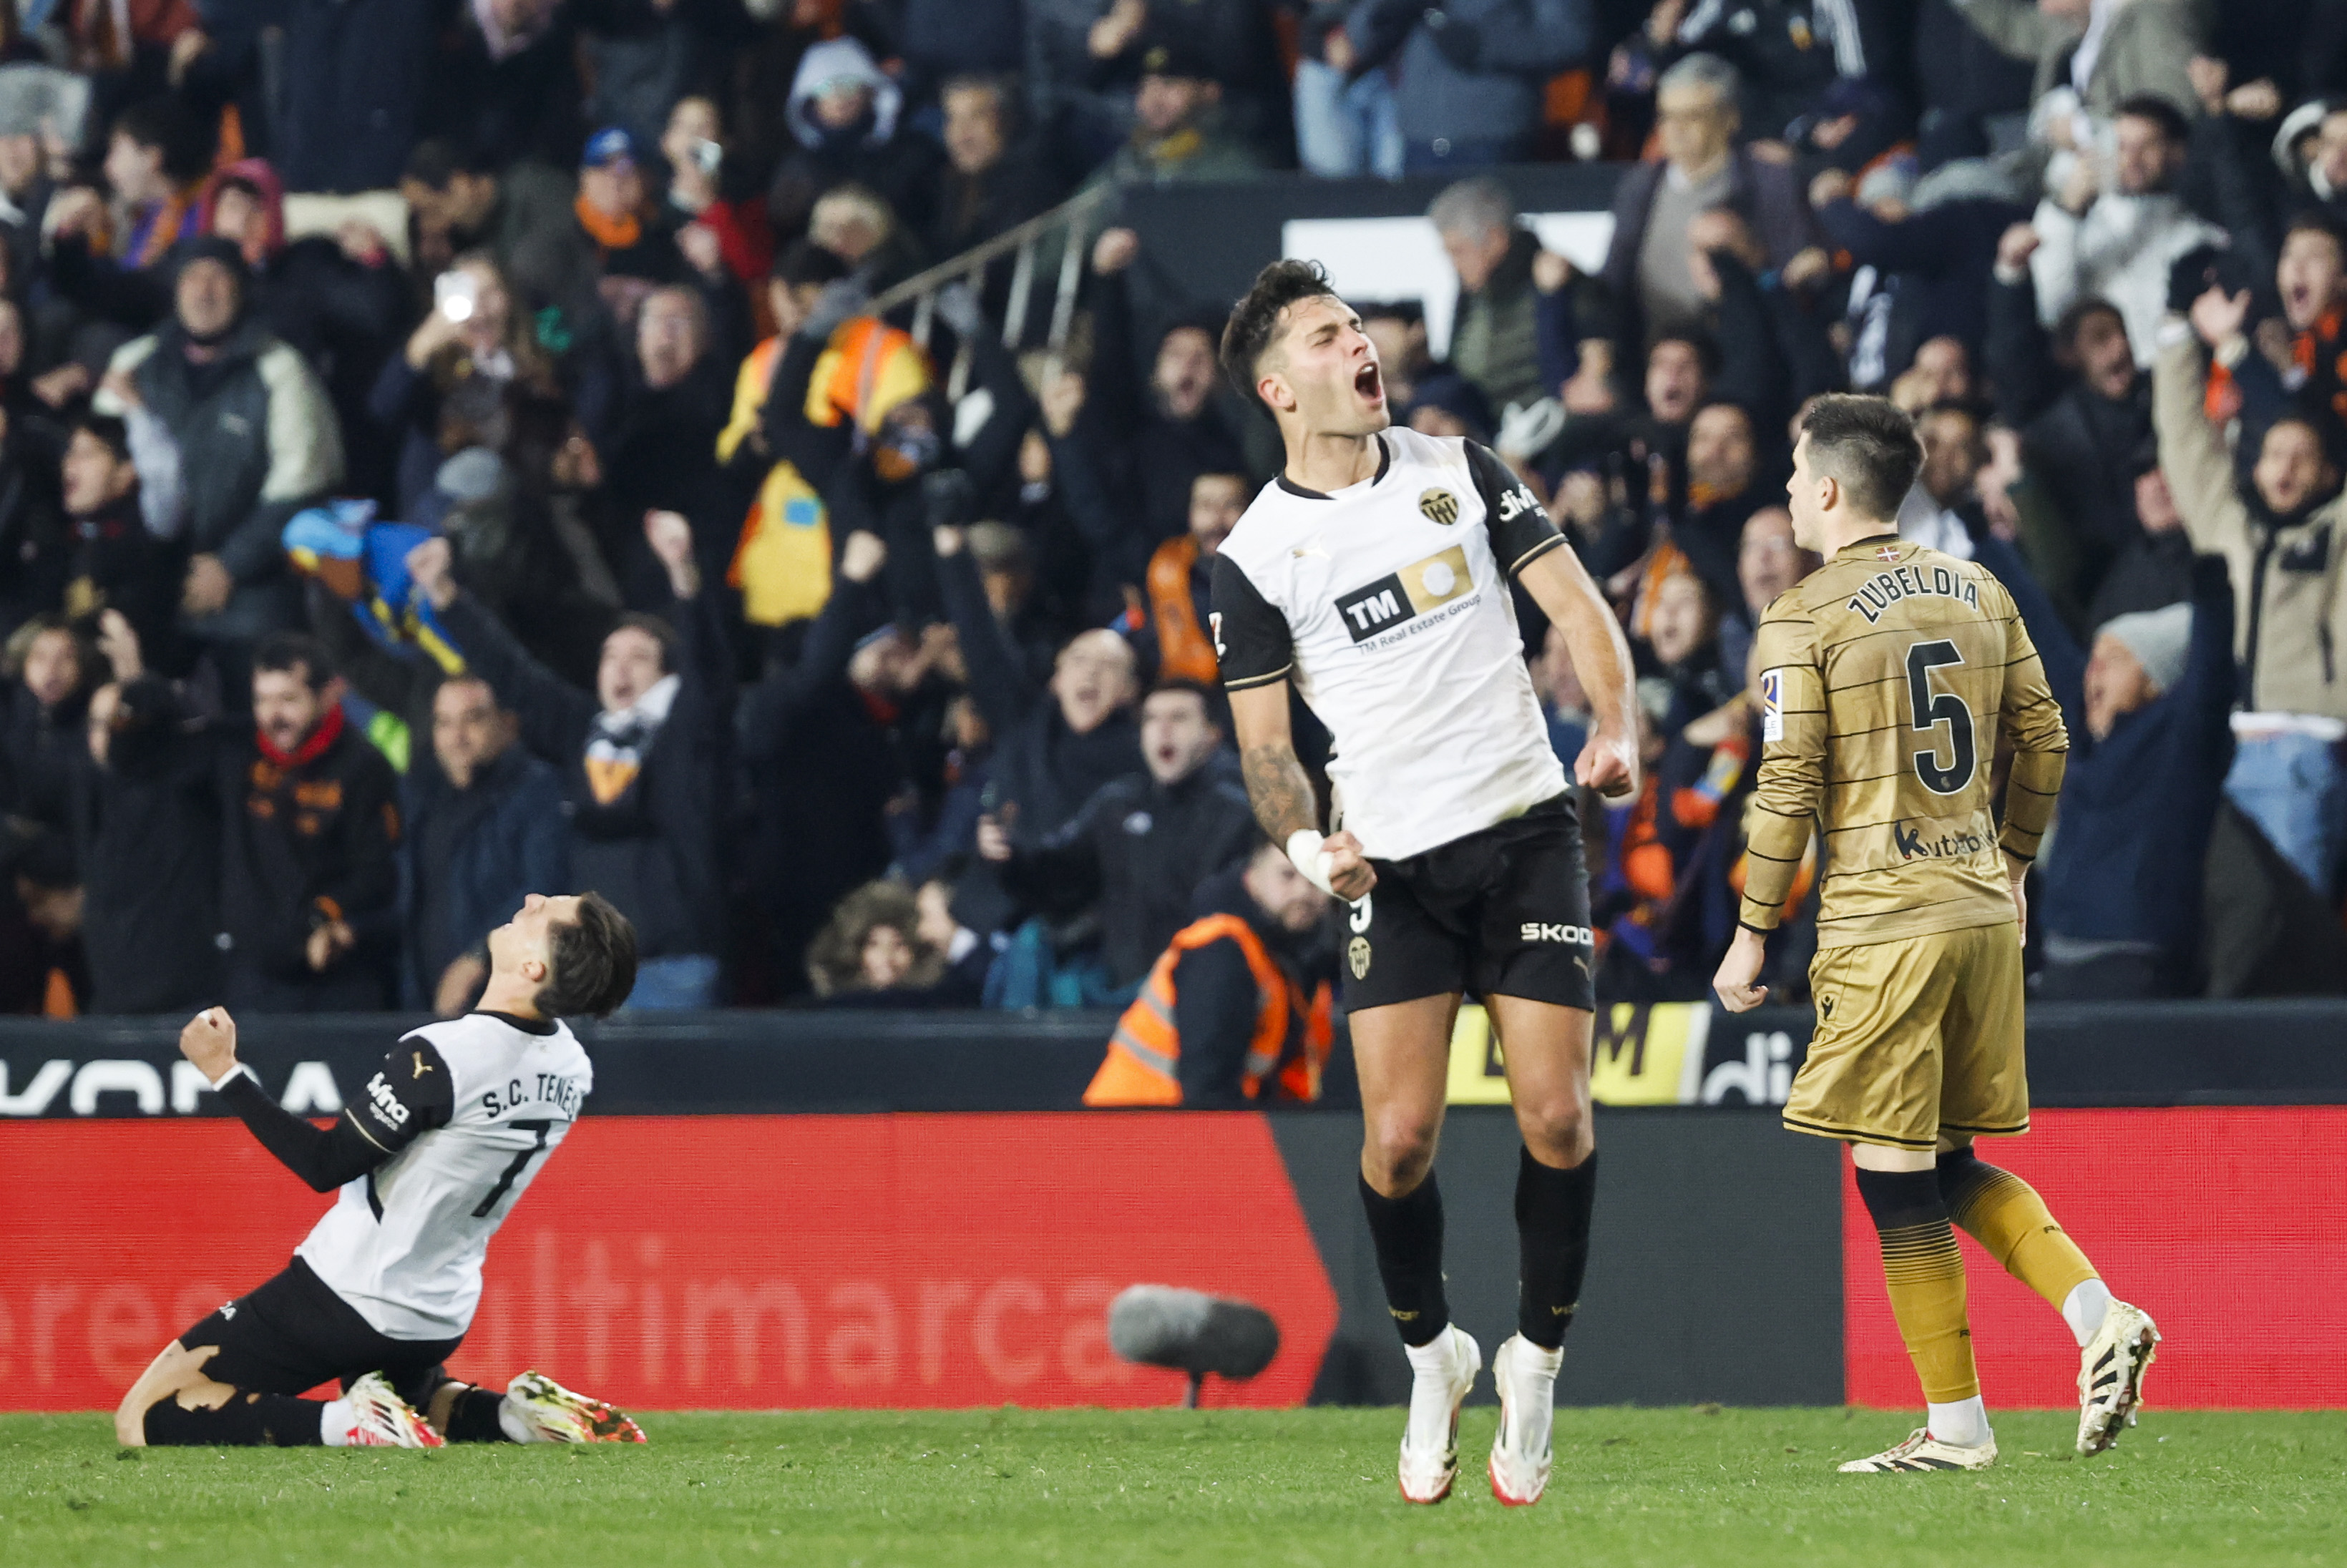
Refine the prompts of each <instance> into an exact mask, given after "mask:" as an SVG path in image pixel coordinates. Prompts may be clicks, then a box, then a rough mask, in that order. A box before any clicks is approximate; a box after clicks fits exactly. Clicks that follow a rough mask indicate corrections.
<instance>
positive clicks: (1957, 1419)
mask: <svg viewBox="0 0 2347 1568" xmlns="http://www.w3.org/2000/svg"><path fill="white" fill-rule="evenodd" d="M1925 1409H1926V1410H1929V1411H1930V1413H1929V1414H1928V1415H1926V1416H1925V1417H1924V1418H1923V1425H1924V1427H1925V1429H1926V1430H1928V1431H1930V1432H1931V1434H1932V1436H1933V1437H1935V1438H1938V1439H1939V1440H1940V1441H1942V1442H1952V1443H1954V1444H1955V1445H1956V1446H1957V1447H1958V1448H1978V1447H1980V1445H1981V1444H1983V1443H1984V1442H1986V1441H1988V1439H1989V1431H1988V1407H1987V1406H1986V1405H1984V1404H1983V1403H1982V1402H1981V1397H1980V1396H1979V1395H1978V1394H1974V1395H1973V1397H1972V1398H1971V1399H1968V1400H1957V1401H1956V1402H1955V1403H1953V1404H1952V1405H1928V1406H1926V1407H1925Z"/></svg>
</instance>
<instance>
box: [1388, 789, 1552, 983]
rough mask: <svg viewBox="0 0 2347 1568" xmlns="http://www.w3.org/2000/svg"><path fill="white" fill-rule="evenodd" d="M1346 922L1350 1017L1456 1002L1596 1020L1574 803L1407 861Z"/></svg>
mask: <svg viewBox="0 0 2347 1568" xmlns="http://www.w3.org/2000/svg"><path fill="white" fill-rule="evenodd" d="M1369 864H1370V865H1371V866H1372V867H1374V868H1375V869H1376V871H1377V873H1378V885H1377V886H1376V887H1375V888H1374V889H1372V890H1371V891H1370V893H1369V896H1368V898H1366V899H1363V900H1362V901H1360V902H1358V903H1357V904H1354V905H1352V906H1350V907H1349V909H1348V910H1347V911H1346V921H1345V925H1346V930H1345V933H1344V939H1343V952H1344V963H1343V971H1344V976H1345V1006H1346V1008H1347V1010H1348V1011H1349V1012H1355V1013H1358V1012H1359V1011H1360V1010H1362V1009H1363V1008H1367V1007H1382V1006H1385V1005H1387V1004H1388V1003H1395V1002H1410V1001H1415V1000H1416V999H1418V998H1419V997H1422V996H1440V995H1443V994H1445V993H1452V992H1460V993H1466V994H1467V995H1470V996H1474V997H1491V996H1521V997H1524V998H1526V999H1527V1000H1529V1001H1532V1002H1547V1003H1554V1004H1556V1005H1557V1006H1560V1007H1578V1008H1581V1009H1582V1010H1583V1011H1584V1012H1594V1011H1595V1009H1596V1006H1597V994H1596V985H1595V978H1594V973H1593V971H1594V968H1595V966H1596V962H1597V951H1596V942H1595V939H1594V937H1593V936H1592V935H1591V934H1590V930H1589V872H1588V869H1587V867H1586V866H1585V865H1584V864H1583V858H1582V852H1581V822H1580V820H1579V816H1578V814H1577V813H1576V812H1575V811H1574V810H1573V798H1572V796H1571V795H1570V794H1564V795H1558V796H1555V797H1553V798H1552V799H1547V800H1543V801H1542V802H1541V803H1540V804H1539V805H1537V806H1535V807H1533V808H1532V809H1531V810H1529V811H1527V812H1525V813H1524V814H1523V815H1522V816H1521V817H1517V818H1514V819H1512V820H1509V821H1505V822H1501V823H1499V824H1498V825H1496V826H1494V827H1491V828H1486V829H1484V830H1482V831H1481V832H1480V833H1470V834H1468V835H1467V836H1466V837H1465V838H1463V839H1454V840H1451V841H1450V843H1447V844H1440V845H1437V846H1436V847H1435V848H1433V849H1431V850H1427V851H1426V852H1425V853H1423V854H1419V855H1412V856H1410V857H1409V859H1407V860H1371V861H1370V862H1369Z"/></svg>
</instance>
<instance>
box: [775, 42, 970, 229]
mask: <svg viewBox="0 0 2347 1568" xmlns="http://www.w3.org/2000/svg"><path fill="white" fill-rule="evenodd" d="M842 79H853V80H856V81H860V82H862V83H863V84H864V85H865V87H866V88H868V89H869V90H870V92H871V94H872V107H871V109H870V111H869V112H868V113H866V116H865V117H864V118H863V119H861V120H859V121H857V122H856V124H855V125H852V126H847V127H838V128H835V127H830V126H826V125H825V124H824V123H823V122H822V121H820V120H818V119H817V118H816V117H815V107H814V105H815V94H816V92H817V90H818V89H820V88H821V87H823V86H824V85H825V83H828V82H835V81H839V80H842ZM904 99H905V95H904V89H903V88H902V87H899V86H897V82H896V80H895V79H894V78H893V77H891V76H888V75H887V73H886V72H884V71H882V70H881V69H880V67H879V66H876V65H875V64H873V61H872V56H871V52H870V51H869V50H867V49H866V48H865V46H863V45H862V44H860V43H857V42H856V40H855V39H853V38H833V39H829V40H827V41H825V42H824V43H821V44H817V45H816V46H815V47H813V48H811V49H809V50H808V51H807V52H806V54H805V56H802V57H801V59H800V60H799V69H798V76H796V78H795V79H794V80H793V82H792V83H791V101H790V107H789V109H788V110H787V111H786V117H787V118H788V119H789V122H790V127H791V134H792V135H793V136H794V137H796V138H797V141H798V148H797V150H796V151H795V152H794V153H793V154H791V155H790V156H789V157H787V158H784V160H783V164H782V167H781V168H777V169H776V170H775V171H774V184H773V185H772V187H771V188H769V190H768V194H767V199H766V211H767V215H768V216H769V217H770V218H772V219H773V220H774V229H775V231H776V232H777V233H780V234H784V235H789V234H794V233H796V232H798V231H799V230H800V229H804V228H805V225H806V220H807V215H808V213H809V212H810V211H812V210H813V209H814V207H815V199H816V198H817V197H819V196H821V195H822V194H823V193H824V192H825V191H826V190H829V189H830V188H832V187H834V186H835V185H845V184H850V183H853V184H856V185H860V186H863V187H865V188H866V189H868V190H872V191H874V192H876V193H877V194H878V195H879V196H880V197H881V198H882V199H885V200H886V201H887V203H888V207H889V209H890V210H891V211H893V212H895V213H896V215H897V222H898V223H899V224H900V225H901V226H903V227H904V228H905V229H907V230H909V231H911V232H915V233H917V232H919V231H920V230H921V229H924V228H926V227H927V226H928V220H929V210H928V200H929V196H930V194H931V191H932V190H933V188H935V185H936V179H937V169H938V165H939V164H940V163H942V162H943V161H944V155H943V153H941V152H940V151H939V150H938V145H937V143H936V142H934V141H932V140H931V139H930V138H928V137H926V136H922V135H919V134H917V133H915V132H913V131H911V130H910V129H908V128H907V127H906V126H905V124H904V121H903V111H904V107H905V106H904Z"/></svg>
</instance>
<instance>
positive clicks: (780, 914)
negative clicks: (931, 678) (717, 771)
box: [741, 577, 905, 990]
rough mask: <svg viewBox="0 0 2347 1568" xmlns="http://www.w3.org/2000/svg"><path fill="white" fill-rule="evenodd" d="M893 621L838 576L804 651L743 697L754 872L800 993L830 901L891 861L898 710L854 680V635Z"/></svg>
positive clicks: (898, 775)
mask: <svg viewBox="0 0 2347 1568" xmlns="http://www.w3.org/2000/svg"><path fill="white" fill-rule="evenodd" d="M886 619H887V605H886V603H885V602H884V601H883V600H882V598H881V596H879V595H878V594H877V593H876V592H875V591H874V590H873V589H872V588H871V587H870V586H869V585H865V584H861V583H856V582H852V581H850V580H848V579H847V578H846V577H838V578H835V579H834V582H833V585H832V594H831V599H830V601H829V603H827V604H825V606H824V608H823V612H822V613H821V614H820V615H818V616H815V620H814V621H813V623H812V624H811V625H809V626H808V627H807V630H806V636H805V641H804V643H803V644H802V645H801V646H800V648H799V653H798V657H797V659H796V660H795V661H794V662H793V663H791V664H788V665H784V666H778V667H774V668H770V669H769V670H768V671H767V672H766V675H765V677H764V679H762V680H760V681H759V682H758V684H757V685H756V686H754V687H751V688H750V689H749V690H748V691H746V692H744V693H743V696H742V704H741V748H742V759H743V761H744V762H745V763H746V764H748V767H749V772H750V788H751V793H752V797H753V799H754V800H755V801H756V809H755V813H754V820H755V823H756V826H755V827H754V828H753V830H752V833H751V838H750V843H749V846H748V853H747V861H748V868H747V869H748V871H749V878H750V884H751V886H752V887H753V889H754V890H755V891H756V892H757V895H758V897H759V899H760V901H762V902H763V903H764V905H765V906H766V909H767V911H768V913H769V915H770V917H771V918H772V919H773V921H774V949H775V952H776V957H777V962H776V968H775V972H776V974H777V975H778V976H780V977H781V978H782V979H783V980H784V983H785V984H786V985H787V986H788V987H789V988H790V989H793V990H795V989H797V987H798V986H799V985H800V984H801V983H803V981H802V977H803V975H804V973H805V963H804V962H803V955H804V954H805V951H806V946H807V943H808V942H810V941H812V940H813V939H814V937H815V932H818V931H820V930H821V929H822V928H823V924H824V921H825V920H826V919H828V918H829V916H830V914H831V911H832V910H833V908H834V907H835V906H836V905H837V904H838V902H839V901H840V900H841V899H843V898H845V897H846V896H847V894H848V893H849V892H851V891H854V890H855V889H856V888H858V887H861V886H863V885H864V884H865V883H866V882H868V881H871V880H872V879H873V878H875V877H877V876H879V875H880V874H881V873H882V872H883V871H886V870H887V865H888V861H889V843H888V836H887V824H886V822H885V821H884V819H883V809H884V808H885V807H886V806H887V802H888V800H889V799H890V798H891V797H892V796H894V795H895V794H896V793H897V790H898V789H901V788H902V787H903V784H904V782H905V769H904V766H903V761H902V759H901V758H900V756H899V755H898V753H897V750H896V748H895V747H894V745H893V743H892V738H891V735H890V728H891V725H892V723H893V721H894V720H895V719H896V718H897V713H896V711H895V710H894V709H893V708H892V707H891V706H890V705H889V704H887V702H886V701H885V700H882V699H879V698H877V697H873V696H867V695H866V694H865V693H864V692H861V691H859V690H857V689H856V687H855V686H854V685H853V684H851V683H850V682H849V680H848V678H847V666H848V661H849V659H850V658H851V657H853V655H854V653H855V651H856V639H857V637H858V636H859V635H860V634H862V633H863V632H865V631H866V630H867V629H868V628H871V627H873V626H879V625H880V624H882V623H883V622H885V621H886Z"/></svg>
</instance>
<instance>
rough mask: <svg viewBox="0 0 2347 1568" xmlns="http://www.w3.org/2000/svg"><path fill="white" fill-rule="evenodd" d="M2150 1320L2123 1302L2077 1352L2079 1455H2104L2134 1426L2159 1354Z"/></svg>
mask: <svg viewBox="0 0 2347 1568" xmlns="http://www.w3.org/2000/svg"><path fill="white" fill-rule="evenodd" d="M2158 1344H2159V1329H2157V1328H2156V1327H2155V1326H2154V1325H2153V1323H2152V1321H2151V1314H2150V1313H2148V1312H2146V1311H2145V1310H2144V1309H2143V1308H2140V1307H2130V1306H2128V1305H2127V1303H2126V1302H2124V1301H2113V1302H2112V1303H2111V1304H2110V1306H2109V1307H2107V1308H2105V1309H2104V1312H2103V1326H2102V1327H2101V1328H2099V1329H2096V1330H2095V1337H2094V1338H2093V1339H2089V1340H2087V1341H2086V1349H2083V1350H2081V1351H2079V1352H2078V1451H2079V1452H2080V1453H2082V1454H2086V1453H2100V1452H2102V1451H2104V1450H2105V1449H2106V1448H2108V1447H2110V1446H2111V1445H2112V1444H2113V1443H2115V1442H2116V1441H2119V1433H2120V1432H2121V1431H2125V1430H2126V1429H2127V1428H2128V1427H2131V1426H2133V1425H2135V1414H2136V1409H2137V1406H2139V1405H2140V1404H2142V1402H2143V1375H2144V1373H2145V1372H2147V1371H2148V1370H2150V1369H2151V1362H2152V1358H2153V1357H2154V1356H2155V1355H2156V1354H2157V1346H2158Z"/></svg>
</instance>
